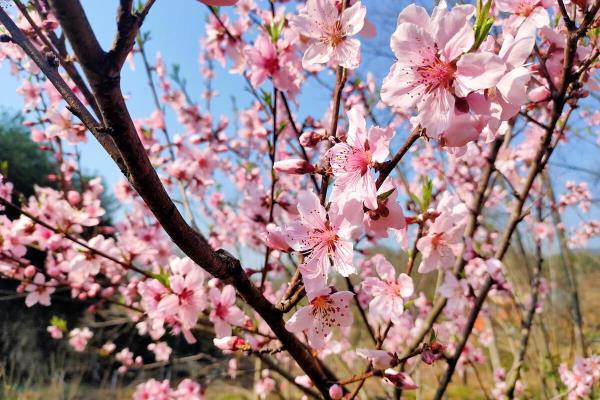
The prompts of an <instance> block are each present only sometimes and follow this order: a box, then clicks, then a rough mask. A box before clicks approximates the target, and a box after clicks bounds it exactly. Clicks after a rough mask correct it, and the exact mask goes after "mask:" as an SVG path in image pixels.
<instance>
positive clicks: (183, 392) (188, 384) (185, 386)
mask: <svg viewBox="0 0 600 400" xmlns="http://www.w3.org/2000/svg"><path fill="white" fill-rule="evenodd" d="M171 395H172V399H173V400H204V389H203V388H202V386H200V384H198V383H197V382H194V381H193V380H191V379H189V378H186V379H184V380H182V381H181V382H179V385H177V389H176V390H174V391H173V392H172V394H171Z"/></svg>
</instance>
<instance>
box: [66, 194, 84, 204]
mask: <svg viewBox="0 0 600 400" xmlns="http://www.w3.org/2000/svg"><path fill="white" fill-rule="evenodd" d="M67 200H69V203H71V204H72V205H77V204H79V202H80V201H81V195H80V194H79V193H78V192H76V191H74V190H69V193H67Z"/></svg>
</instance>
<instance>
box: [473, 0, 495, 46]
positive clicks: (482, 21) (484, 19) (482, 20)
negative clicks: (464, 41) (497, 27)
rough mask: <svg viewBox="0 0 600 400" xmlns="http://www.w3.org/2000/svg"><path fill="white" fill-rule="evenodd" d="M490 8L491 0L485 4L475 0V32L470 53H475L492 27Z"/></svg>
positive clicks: (492, 18) (492, 19)
mask: <svg viewBox="0 0 600 400" xmlns="http://www.w3.org/2000/svg"><path fill="white" fill-rule="evenodd" d="M491 7H492V0H488V1H486V2H485V4H483V3H482V0H477V11H476V13H475V15H476V17H475V25H474V26H473V31H474V32H475V42H474V43H473V47H471V50H470V51H475V50H477V49H478V48H479V46H481V43H483V41H484V40H485V39H486V37H487V35H488V33H489V32H490V29H491V28H492V25H493V24H494V17H493V16H491V15H490V9H491Z"/></svg>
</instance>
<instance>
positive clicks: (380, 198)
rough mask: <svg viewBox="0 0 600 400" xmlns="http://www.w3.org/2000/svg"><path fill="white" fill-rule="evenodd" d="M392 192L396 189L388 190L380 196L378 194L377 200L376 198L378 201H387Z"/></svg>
mask: <svg viewBox="0 0 600 400" xmlns="http://www.w3.org/2000/svg"><path fill="white" fill-rule="evenodd" d="M394 190H396V188H393V189H390V190H388V191H387V192H384V193H382V194H380V195H377V198H378V199H379V200H385V199H387V198H388V197H390V196H391V195H392V193H394Z"/></svg>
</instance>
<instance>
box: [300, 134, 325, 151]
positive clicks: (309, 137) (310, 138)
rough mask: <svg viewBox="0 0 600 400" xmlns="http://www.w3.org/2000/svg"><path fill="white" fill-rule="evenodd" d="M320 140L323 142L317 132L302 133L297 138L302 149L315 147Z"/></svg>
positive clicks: (321, 136)
mask: <svg viewBox="0 0 600 400" xmlns="http://www.w3.org/2000/svg"><path fill="white" fill-rule="evenodd" d="M321 140H323V135H321V134H320V133H319V132H317V131H307V132H304V133H303V134H302V135H300V138H299V141H300V144H301V145H302V147H315V146H316V145H317V144H319V142H320V141H321Z"/></svg>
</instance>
